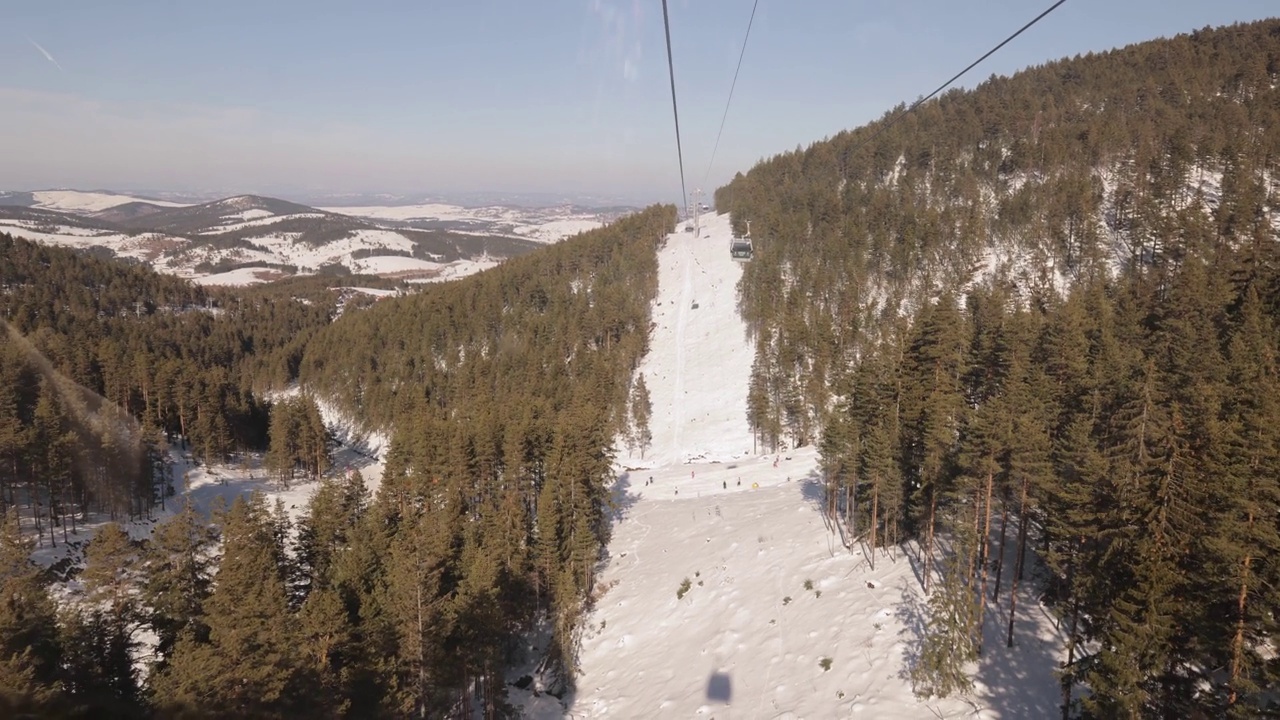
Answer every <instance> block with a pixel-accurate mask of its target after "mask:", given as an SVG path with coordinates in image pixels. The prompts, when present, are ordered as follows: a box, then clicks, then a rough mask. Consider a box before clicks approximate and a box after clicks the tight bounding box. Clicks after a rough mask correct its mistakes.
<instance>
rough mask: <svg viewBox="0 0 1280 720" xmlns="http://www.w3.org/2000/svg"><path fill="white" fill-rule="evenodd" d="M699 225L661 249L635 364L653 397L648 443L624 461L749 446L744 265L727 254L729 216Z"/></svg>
mask: <svg viewBox="0 0 1280 720" xmlns="http://www.w3.org/2000/svg"><path fill="white" fill-rule="evenodd" d="M701 225H702V227H701V233H700V235H701V236H700V237H694V234H693V233H691V232H680V231H677V232H675V233H672V234H671V235H670V236H668V238H667V242H666V246H665V247H664V248H663V249H662V250H661V251H660V252H659V253H658V295H657V298H656V299H655V301H654V308H653V322H654V323H655V328H654V330H653V336H652V337H651V338H650V342H651V348H650V350H649V354H648V355H647V356H646V357H645V359H644V361H643V362H642V363H641V365H640V369H639V372H640V373H642V374H643V375H644V378H645V384H646V385H647V386H648V388H649V395H650V398H651V399H652V402H653V417H652V419H651V421H650V429H651V431H652V432H653V446H652V447H651V448H650V450H649V451H648V452H646V453H645V454H644V457H643V458H641V457H639V456H633V457H627V458H625V459H624V461H623V462H625V464H626V465H627V466H628V467H657V466H662V465H671V464H676V463H683V462H691V461H716V460H719V461H727V460H734V459H738V458H745V457H748V456H749V455H751V453H752V452H753V448H752V439H751V427H750V425H749V424H748V423H747V412H746V407H747V406H746V396H747V383H748V382H749V381H750V379H751V363H752V360H753V359H754V345H753V344H752V343H750V342H749V340H748V338H747V326H746V324H745V323H744V322H743V321H742V318H741V317H740V316H739V315H738V311H737V285H738V279H739V278H740V277H742V267H741V265H739V264H738V263H737V262H735V261H734V260H733V259H732V258H730V257H729V240H730V237H731V231H730V228H729V216H728V215H713V214H705V215H703V216H702V217H701ZM739 400H741V402H739Z"/></svg>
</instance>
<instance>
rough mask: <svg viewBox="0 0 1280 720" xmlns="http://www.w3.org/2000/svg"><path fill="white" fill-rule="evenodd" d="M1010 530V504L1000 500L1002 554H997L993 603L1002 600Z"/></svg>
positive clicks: (1004, 499)
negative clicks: (1005, 551) (1001, 581)
mask: <svg viewBox="0 0 1280 720" xmlns="http://www.w3.org/2000/svg"><path fill="white" fill-rule="evenodd" d="M1008 529H1009V503H1008V500H1007V498H1003V497H1002V498H1000V552H998V553H996V586H995V587H994V588H992V589H991V600H992V602H994V601H996V600H999V599H1000V576H1001V575H1003V574H1004V549H1005V541H1006V539H1007V538H1008Z"/></svg>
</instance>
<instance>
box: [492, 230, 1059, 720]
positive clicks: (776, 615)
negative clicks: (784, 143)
mask: <svg viewBox="0 0 1280 720" xmlns="http://www.w3.org/2000/svg"><path fill="white" fill-rule="evenodd" d="M702 220H703V232H704V236H703V237H699V238H695V237H694V236H693V234H692V233H688V232H676V233H674V234H672V235H671V236H669V237H668V239H667V243H666V246H665V247H664V248H663V249H662V250H661V251H660V252H659V258H658V260H659V265H660V275H659V284H660V285H659V291H658V297H657V299H656V300H655V307H654V321H655V323H656V326H655V329H654V331H653V334H652V337H651V339H650V340H651V342H650V351H649V355H648V357H646V358H645V360H644V362H643V364H642V366H641V371H642V372H645V374H646V383H647V384H648V386H649V389H650V393H651V397H652V399H653V404H654V408H653V409H654V412H653V420H652V424H651V429H652V432H653V438H654V439H653V448H652V450H651V451H650V453H648V454H647V458H648V459H649V461H650V462H646V463H644V465H645V466H644V467H640V465H641V463H640V462H639V460H638V459H637V458H622V459H621V460H620V462H619V465H620V467H619V479H618V485H617V488H616V496H617V500H618V504H619V507H620V508H621V509H620V512H619V520H618V522H617V524H616V525H615V528H614V533H613V539H612V541H611V542H610V545H609V558H610V559H609V561H608V562H607V564H606V566H605V568H604V570H603V571H602V572H601V574H600V576H599V577H598V579H597V581H596V582H597V586H596V597H597V601H596V604H595V608H594V610H593V611H592V612H591V614H590V615H589V616H588V618H587V620H586V627H585V628H584V631H583V642H582V647H581V651H580V657H579V659H580V668H579V673H578V682H577V691H576V694H575V695H573V696H571V697H569V698H567V699H566V701H565V705H564V706H560V705H555V706H554V707H553V706H552V704H549V703H548V701H547V698H545V697H541V698H535V697H531V696H529V695H527V694H525V693H523V692H520V691H513V699H514V700H515V701H517V702H519V703H520V704H521V705H522V706H523V707H524V708H525V710H526V712H527V713H528V716H530V717H536V718H551V717H562V716H572V717H575V718H668V717H670V718H688V717H708V718H762V719H763V718H769V719H773V718H835V717H850V716H856V717H866V718H889V719H890V720H893V719H898V718H902V719H907V718H910V719H912V720H914V719H915V718H928V717H944V718H959V717H979V718H1040V717H1052V716H1054V715H1055V713H1056V711H1057V707H1056V704H1057V702H1058V696H1057V685H1056V682H1055V680H1054V677H1053V669H1054V667H1055V663H1056V659H1057V658H1058V657H1059V656H1060V654H1061V653H1060V649H1061V642H1060V640H1059V639H1058V638H1057V636H1056V635H1055V633H1054V630H1053V627H1052V623H1051V622H1050V621H1049V620H1048V617H1047V615H1046V614H1045V613H1044V611H1043V609H1042V608H1041V607H1040V606H1039V605H1038V604H1036V603H1035V602H1034V601H1033V600H1030V599H1029V598H1027V597H1026V596H1025V590H1024V596H1023V597H1022V602H1021V603H1020V606H1021V607H1020V608H1019V611H1018V624H1017V627H1016V634H1015V647H1014V648H1012V649H1006V648H1005V647H1004V643H1003V635H1002V630H1003V628H1004V623H1005V622H1007V606H1006V605H1005V603H1007V597H1008V592H1007V590H1006V591H1005V592H1004V593H1003V595H1002V601H1001V603H1000V604H998V605H995V606H989V607H988V615H987V625H986V633H987V638H988V640H987V647H988V650H987V653H986V655H985V656H984V659H983V660H982V661H981V662H980V663H979V664H978V666H977V667H976V668H975V674H976V677H977V682H978V688H977V690H976V692H975V694H974V696H973V697H972V698H969V699H964V698H950V699H947V700H944V701H927V702H926V701H920V700H918V699H916V698H915V697H914V695H913V694H912V689H911V684H910V681H909V679H908V677H909V676H908V670H909V668H910V666H911V663H913V662H914V659H915V657H916V655H917V653H918V651H919V647H920V639H921V637H920V634H921V633H922V632H923V630H922V628H923V617H924V616H923V608H924V603H925V599H924V595H923V592H922V591H921V587H920V573H921V567H920V565H919V563H918V562H917V558H918V551H917V550H916V549H914V548H910V547H909V548H907V549H906V550H905V551H904V550H902V549H899V550H895V552H894V553H888V552H884V551H882V552H881V553H880V554H879V555H878V556H877V558H876V563H875V569H874V570H872V569H871V568H870V566H869V563H868V559H867V557H866V556H865V555H864V552H863V550H862V549H861V548H859V547H855V548H854V549H852V550H850V549H846V548H845V547H844V546H843V545H842V544H841V542H840V540H839V536H838V535H836V534H834V533H832V532H831V531H830V530H829V529H828V528H827V527H826V525H825V523H824V521H823V516H822V515H821V513H820V512H819V509H818V508H819V504H820V499H821V495H822V491H821V486H820V483H819V475H818V470H817V462H818V458H817V453H816V451H815V450H814V449H813V448H801V449H799V450H796V451H792V452H789V453H783V454H781V455H780V456H776V457H775V456H767V455H757V454H753V452H752V448H751V435H750V431H749V428H748V427H747V424H746V420H745V414H746V395H747V378H748V376H749V372H750V365H751V359H752V353H753V347H752V343H751V342H750V340H749V338H748V337H747V336H746V333H745V332H744V328H743V327H742V322H741V320H740V319H739V317H738V315H737V310H736V306H735V303H734V292H735V289H734V288H735V283H736V282H737V279H738V277H739V275H740V273H741V269H740V268H739V267H737V266H735V265H734V264H733V261H732V260H730V259H729V248H728V238H729V228H728V220H727V218H725V217H711V216H703V218H702ZM695 302H696V303H697V308H696V309H695V308H694V303H695ZM690 460H692V462H690ZM626 468H630V469H626ZM685 578H687V579H688V580H689V587H688V588H687V590H686V591H685V592H684V593H682V597H677V591H678V590H679V588H680V587H681V584H682V581H683V580H684V579H685ZM824 659H829V661H830V662H829V669H827V668H824V667H823V665H824V664H826V663H824Z"/></svg>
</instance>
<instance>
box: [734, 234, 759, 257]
mask: <svg viewBox="0 0 1280 720" xmlns="http://www.w3.org/2000/svg"><path fill="white" fill-rule="evenodd" d="M729 254H730V255H731V256H733V259H734V260H750V259H751V256H752V255H754V254H755V252H754V248H753V247H752V246H751V238H749V237H736V238H734V239H733V241H732V242H730V243H729Z"/></svg>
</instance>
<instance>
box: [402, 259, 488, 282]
mask: <svg viewBox="0 0 1280 720" xmlns="http://www.w3.org/2000/svg"><path fill="white" fill-rule="evenodd" d="M501 264H502V260H501V259H499V258H493V257H482V258H480V259H478V260H459V261H457V262H452V263H449V264H448V265H441V266H440V271H439V273H438V274H436V275H434V276H432V277H421V278H408V280H407V282H411V283H432V282H444V281H446V280H457V279H459V278H464V277H466V276H468V275H475V274H476V273H478V272H482V271H484V270H488V269H489V268H492V267H497V266H499V265H501Z"/></svg>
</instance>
